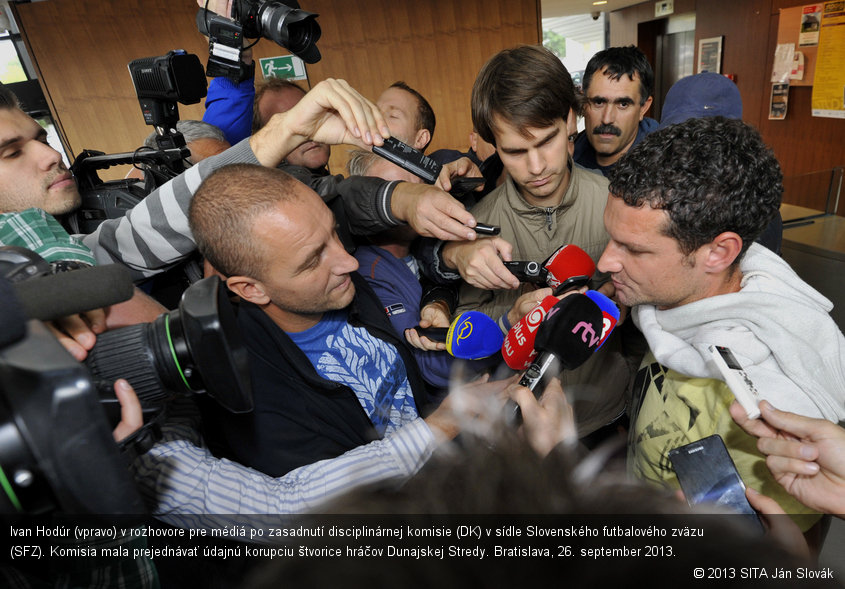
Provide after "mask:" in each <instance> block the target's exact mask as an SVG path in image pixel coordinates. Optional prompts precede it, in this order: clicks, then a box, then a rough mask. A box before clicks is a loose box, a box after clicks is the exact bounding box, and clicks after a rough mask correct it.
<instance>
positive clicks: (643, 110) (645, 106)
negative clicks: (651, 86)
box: [640, 96, 654, 120]
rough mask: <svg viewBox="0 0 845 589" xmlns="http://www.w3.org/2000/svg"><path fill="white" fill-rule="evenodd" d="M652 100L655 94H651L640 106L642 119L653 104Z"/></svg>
mask: <svg viewBox="0 0 845 589" xmlns="http://www.w3.org/2000/svg"><path fill="white" fill-rule="evenodd" d="M652 101H654V97H653V96H649V97H648V99H647V100H646V101H645V102H644V103H643V105H642V106H640V120H643V117H645V113H647V112H648V109H649V107H650V106H651V103H652Z"/></svg>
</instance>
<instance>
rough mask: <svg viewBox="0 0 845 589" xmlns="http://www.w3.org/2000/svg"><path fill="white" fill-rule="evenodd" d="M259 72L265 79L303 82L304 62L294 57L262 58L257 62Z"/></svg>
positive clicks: (304, 76) (304, 75)
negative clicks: (259, 65)
mask: <svg viewBox="0 0 845 589" xmlns="http://www.w3.org/2000/svg"><path fill="white" fill-rule="evenodd" d="M258 62H259V63H260V64H261V72H262V73H263V74H264V77H265V78H288V79H291V80H304V79H305V78H306V77H307V76H306V74H305V62H304V61H302V60H301V59H299V58H298V57H296V56H295V55H280V56H278V57H264V58H261V59H259V60H258Z"/></svg>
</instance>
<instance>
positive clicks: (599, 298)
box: [584, 290, 619, 350]
mask: <svg viewBox="0 0 845 589" xmlns="http://www.w3.org/2000/svg"><path fill="white" fill-rule="evenodd" d="M584 294H585V295H587V296H588V297H590V299H592V301H593V302H594V303H595V304H597V305H598V306H599V309H601V314H602V330H601V339H600V340H599V346H598V348H596V350H598V349H599V348H600V347H602V346H603V345H604V342H605V340H607V336H609V335H610V332H611V331H613V328H614V327H616V324H617V323H618V322H619V307H618V306H617V305H616V303H614V302H613V301H612V300H610V299H609V298H607V296H605V295H603V294H602V293H600V292H599V291H597V290H588V291H587V292H585V293H584Z"/></svg>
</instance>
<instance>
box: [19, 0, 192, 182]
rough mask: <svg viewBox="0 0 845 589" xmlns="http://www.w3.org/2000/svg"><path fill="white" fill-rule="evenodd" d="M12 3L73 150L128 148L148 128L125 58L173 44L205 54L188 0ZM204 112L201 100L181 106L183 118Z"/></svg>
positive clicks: (165, 49) (159, 51) (158, 51)
mask: <svg viewBox="0 0 845 589" xmlns="http://www.w3.org/2000/svg"><path fill="white" fill-rule="evenodd" d="M13 6H15V7H16V8H17V15H16V18H17V20H18V23H19V26H20V29H21V32H22V33H23V35H24V38H25V40H26V41H27V43H28V47H29V49H30V55H31V56H32V57H33V61H34V62H35V63H36V66H37V68H38V69H39V71H40V81H41V83H42V88H44V89H45V94H46V95H47V97H48V100H49V101H51V102H52V104H51V107H52V108H53V109H54V113H53V114H54V116H55V117H56V118H57V120H58V121H59V122H60V125H61V127H62V128H63V130H64V133H65V136H66V139H67V142H68V144H69V147H70V150H71V152H72V153H73V154H74V155H76V154H78V153H79V152H80V151H81V150H82V149H97V150H99V151H104V152H106V153H116V152H123V151H132V150H133V149H135V148H136V147H138V146H139V145H141V144H142V143H143V140H144V138H145V137H146V136H147V135H148V134H149V133H150V132H152V127H149V126H147V125H145V124H144V119H143V117H142V115H141V108H140V106H139V105H138V99H137V97H136V96H135V90H134V88H133V86H132V79H131V77H130V75H129V70H128V69H127V64H128V63H129V62H130V61H132V60H133V59H137V58H139V57H151V56H155V55H163V54H165V53H167V52H168V51H170V50H171V49H177V48H179V49H185V50H187V51H189V52H191V53H196V54H197V55H199V56H200V59H202V60H203V61H205V56H206V55H207V53H208V45H207V42H206V41H205V38H204V37H203V36H202V35H200V34H199V32H197V30H196V27H195V25H194V24H193V22H194V21H193V15H194V14H195V12H196V4H193V3H188V2H167V1H166V0H147V1H139V0H121V2H106V1H91V2H74V1H73V0H50V1H49V2H36V3H31V4H20V5H13ZM202 112H203V107H202V105H201V104H198V105H193V106H184V105H179V114H180V116H181V118H183V119H189V118H193V119H195V118H201V117H202ZM120 175H122V174H120ZM103 176H104V177H105V176H108V174H103Z"/></svg>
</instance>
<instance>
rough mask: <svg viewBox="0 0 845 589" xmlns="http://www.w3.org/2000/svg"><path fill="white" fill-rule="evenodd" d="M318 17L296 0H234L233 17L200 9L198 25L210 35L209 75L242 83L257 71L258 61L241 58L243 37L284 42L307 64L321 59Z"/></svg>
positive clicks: (203, 32) (279, 43)
mask: <svg viewBox="0 0 845 589" xmlns="http://www.w3.org/2000/svg"><path fill="white" fill-rule="evenodd" d="M317 16H318V15H316V14H314V13H311V12H305V11H304V10H300V9H299V3H298V2H296V1H295V0H288V1H286V2H277V1H275V0H234V1H233V2H232V18H231V19H229V18H226V17H224V16H221V15H218V14H215V13H213V12H210V11H208V10H206V9H204V8H200V9H199V11H198V12H197V28H198V29H199V31H200V33H202V34H203V35H206V36H207V37H208V67H207V69H206V74H207V75H208V76H209V77H222V76H225V77H227V78H229V79H230V80H231V81H233V82H234V83H236V84H237V83H240V82H242V81H243V80H245V79H247V78H250V77H252V76H253V75H254V73H255V63H254V62H253V63H252V64H250V65H249V66H246V65H244V63H243V62H242V61H241V50H242V49H243V40H244V38H246V39H258V38H261V37H263V38H265V39H270V40H271V41H274V42H275V43H277V44H278V45H281V46H282V47H284V48H285V49H287V50H288V51H290V52H291V53H293V54H294V55H296V56H297V57H299V58H300V59H302V60H303V61H305V62H306V63H317V62H318V61H320V50H319V49H317V41H318V40H319V39H320V34H321V30H320V25H319V24H317Z"/></svg>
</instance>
